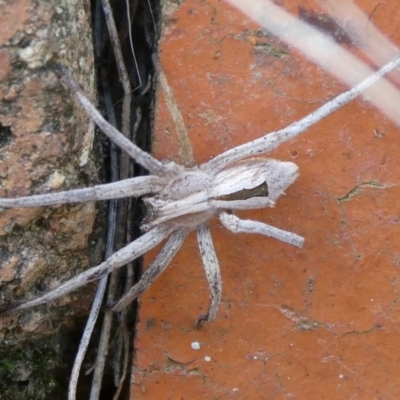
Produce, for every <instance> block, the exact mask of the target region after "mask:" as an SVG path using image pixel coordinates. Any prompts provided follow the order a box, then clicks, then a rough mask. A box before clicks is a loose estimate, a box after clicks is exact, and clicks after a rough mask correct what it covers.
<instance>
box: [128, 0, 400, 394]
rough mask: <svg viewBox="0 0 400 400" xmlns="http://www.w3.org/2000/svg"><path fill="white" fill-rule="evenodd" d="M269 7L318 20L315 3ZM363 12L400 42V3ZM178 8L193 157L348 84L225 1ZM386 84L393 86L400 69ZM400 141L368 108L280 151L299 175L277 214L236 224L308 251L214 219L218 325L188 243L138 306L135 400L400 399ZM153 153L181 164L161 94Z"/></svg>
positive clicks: (276, 122) (168, 23)
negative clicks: (259, 225)
mask: <svg viewBox="0 0 400 400" xmlns="http://www.w3.org/2000/svg"><path fill="white" fill-rule="evenodd" d="M274 3H277V4H278V3H279V4H281V5H282V6H284V8H285V9H287V10H289V11H290V12H291V13H292V14H294V15H298V13H299V6H302V7H304V8H306V10H308V14H309V15H314V14H315V13H316V14H317V15H320V16H321V14H320V10H319V8H318V5H317V4H316V3H317V2H316V1H295V0H287V1H284V2H282V1H279V2H274ZM320 3H321V4H322V3H324V4H325V3H327V1H324V2H320ZM331 3H333V2H331ZM343 3H353V2H343ZM354 3H356V4H357V5H358V6H359V7H360V8H361V9H362V11H363V12H364V13H365V14H366V16H367V18H368V21H369V24H375V26H376V27H377V28H378V29H379V30H380V31H381V32H382V33H383V34H384V35H385V36H386V37H387V38H389V39H390V40H391V41H392V42H393V43H397V44H400V32H399V29H398V24H399V20H400V13H399V7H398V3H397V2H385V3H382V2H379V1H374V0H365V1H363V0H357V1H355V2H354ZM249 4H250V2H249ZM334 4H336V6H337V7H336V8H341V6H342V5H341V4H340V5H338V2H336V3H334ZM167 8H168V11H169V12H168V14H167V15H166V17H165V18H166V19H165V21H164V23H165V30H164V34H163V37H162V43H161V52H162V53H161V60H162V64H163V68H164V71H165V73H166V75H167V77H168V79H169V84H170V86H171V88H172V90H173V93H174V96H175V99H176V102H177V104H178V107H179V108H180V111H181V113H182V114H183V119H184V121H185V124H186V126H187V128H188V134H189V138H190V141H191V143H192V147H193V153H194V156H195V159H196V161H197V162H198V163H200V162H204V161H207V160H208V159H209V158H210V157H212V156H215V155H217V154H219V153H220V152H222V151H224V150H226V149H229V148H231V147H233V146H235V145H238V144H240V143H244V142H247V141H249V140H252V139H254V138H257V137H260V136H262V135H263V134H264V133H266V132H269V131H272V130H275V129H277V128H281V127H285V126H287V125H288V124H290V123H291V122H293V121H295V120H298V119H299V118H300V117H302V116H304V115H306V114H308V113H309V112H311V111H312V110H314V109H316V108H317V107H319V106H320V105H322V104H323V103H325V102H326V101H327V100H328V99H330V98H332V96H334V95H337V94H339V93H340V92H342V91H343V90H345V87H344V86H343V85H342V84H340V83H338V81H337V80H336V79H335V78H333V77H332V76H330V75H329V74H327V73H326V72H324V71H323V70H321V69H320V68H319V67H318V66H316V65H314V64H313V63H312V62H310V61H308V60H306V59H305V58H303V56H302V55H301V54H299V53H298V52H297V51H296V50H295V49H291V48H289V47H288V46H286V45H285V44H284V43H281V42H279V41H278V40H277V39H276V38H273V37H271V36H269V35H268V34H265V33H263V32H262V31H260V29H259V27H258V26H256V25H255V24H254V23H252V22H251V21H249V20H247V19H246V17H244V16H243V15H242V14H240V13H238V12H237V11H236V10H235V9H233V8H232V7H230V6H229V5H227V3H226V2H220V1H217V0H210V1H207V2H204V1H199V0H193V1H192V0H188V1H185V2H180V1H174V2H168V7H167ZM333 8H334V7H333ZM302 13H303V15H304V13H305V11H304V10H303V11H302ZM325 14H327V13H326V12H325ZM328 17H329V15H325V16H323V15H322V17H321V18H322V19H324V18H325V19H327V20H329V18H328ZM345 22H346V24H350V25H351V22H352V19H351V17H350V15H347V16H346V20H345ZM347 26H349V25H347ZM370 28H371V26H370V25H368V24H367V25H366V26H365V27H364V28H363V30H362V32H363V33H367V36H368V34H369V33H370V32H371V31H370ZM341 37H343V36H341ZM368 45H369V43H365V46H366V48H368ZM345 46H347V48H348V49H349V50H350V51H351V52H354V53H355V54H357V49H356V48H355V47H354V46H352V45H349V44H345ZM391 79H392V80H393V81H395V82H397V83H398V82H399V79H400V77H399V72H396V73H395V74H392V75H391ZM397 87H398V85H397ZM399 143H400V140H399V128H398V127H397V126H395V124H394V123H392V122H391V121H390V120H388V119H387V118H385V117H384V116H383V115H382V114H381V113H380V112H379V111H377V109H376V108H375V107H374V106H372V105H371V104H370V103H368V102H367V101H365V100H363V99H357V100H355V101H353V102H352V103H351V104H349V105H348V106H346V107H345V108H343V109H341V110H339V111H338V112H336V113H335V114H334V115H331V116H329V118H327V119H325V120H324V121H322V122H321V123H319V124H317V125H316V126H314V127H313V128H312V129H310V130H309V131H308V132H306V133H304V134H302V135H301V136H300V137H299V138H297V139H295V140H292V141H290V142H288V143H285V144H284V145H282V146H281V147H279V148H278V149H276V150H275V151H273V152H271V153H270V154H269V156H271V157H274V158H277V159H281V160H289V161H294V162H296V163H297V164H298V165H299V168H300V177H299V179H298V180H297V181H296V182H295V184H294V185H293V186H291V187H290V188H289V189H288V191H287V195H286V196H285V197H283V198H281V199H279V201H278V203H277V205H276V207H275V208H274V209H268V210H258V211H251V212H250V211H249V212H241V213H238V215H240V216H242V217H244V218H248V219H255V220H260V221H265V222H267V223H270V224H272V225H274V226H277V227H280V228H283V229H287V230H291V231H293V232H296V233H298V234H300V235H302V236H304V237H305V239H306V242H305V246H304V248H303V249H301V250H298V249H295V248H292V247H290V246H288V245H285V244H283V243H280V242H277V241H275V240H272V239H267V238H264V237H261V236H256V235H244V234H241V235H234V234H231V233H229V232H227V231H226V230H224V229H223V228H222V227H221V226H220V224H219V223H218V222H217V221H213V222H212V223H211V231H212V235H213V238H214V241H215V246H216V252H217V255H218V258H219V261H220V265H221V272H222V279H223V297H222V305H221V309H220V311H219V315H218V318H217V320H216V321H215V322H212V323H210V324H206V325H205V326H204V328H203V330H202V331H197V330H196V326H195V325H196V322H197V318H198V316H199V314H202V313H204V312H205V311H206V310H207V307H208V304H209V293H208V288H207V282H206V279H205V274H204V271H203V269H202V266H201V261H200V257H199V254H198V248H197V243H196V240H195V237H194V235H192V236H191V237H189V239H188V240H187V241H186V242H185V244H184V246H183V248H182V249H181V251H180V252H179V254H178V255H177V257H176V258H175V259H174V260H173V261H172V264H171V266H170V268H169V269H168V270H167V271H166V272H165V273H164V274H163V275H162V276H161V277H160V278H159V279H158V280H157V281H156V282H155V283H154V284H153V286H152V287H151V288H150V290H149V291H148V292H146V293H145V294H144V295H143V296H142V298H141V302H140V315H139V323H138V327H137V328H138V332H137V335H136V342H135V348H136V359H135V361H134V373H133V377H132V378H133V383H132V391H131V398H132V399H135V400H140V399H146V400H153V399H154V400H155V399H160V398H163V399H190V400H198V399H227V400H228V399H269V400H278V399H287V398H293V399H332V400H337V399H355V398H357V399H358V398H360V399H378V398H379V399H385V400H391V399H395V398H399V396H400V381H399V379H398V370H399V363H400V361H399V357H398V353H399V343H400V335H399V328H400V312H399V309H400V306H399V304H400V303H399V299H400V286H399V282H400V269H399V260H400V257H399V254H400V253H399V239H398V238H399V235H400V224H399V217H398V214H399V212H398V210H399V205H398V204H399V196H400V190H399V180H400V158H399V153H400V146H399ZM153 150H154V154H155V156H157V157H158V158H170V159H171V158H172V159H175V160H178V161H182V160H180V156H179V154H180V149H179V140H178V137H177V133H176V129H175V126H174V124H173V121H172V118H171V115H170V113H169V111H168V108H167V107H166V104H165V97H164V95H163V93H162V92H160V93H159V102H158V111H157V122H156V135H155V144H154V149H153ZM154 254H155V252H154V253H153V256H154ZM151 258H152V255H149V256H148V257H147V263H149V262H150V260H151ZM197 343H198V344H199V347H200V349H198V350H197V349H196V346H194V344H197ZM197 347H198V346H197Z"/></svg>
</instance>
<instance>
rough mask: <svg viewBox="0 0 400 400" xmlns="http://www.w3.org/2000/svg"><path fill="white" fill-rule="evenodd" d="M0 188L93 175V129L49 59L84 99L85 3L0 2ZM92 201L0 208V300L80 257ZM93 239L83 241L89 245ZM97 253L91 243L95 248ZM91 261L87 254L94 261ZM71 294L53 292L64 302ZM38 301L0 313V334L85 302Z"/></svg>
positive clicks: (63, 270)
mask: <svg viewBox="0 0 400 400" xmlns="http://www.w3.org/2000/svg"><path fill="white" fill-rule="evenodd" d="M0 27H1V28H0V196H1V197H18V196H27V195H32V194H39V193H48V192H52V191H60V190H68V189H70V188H75V187H83V186H85V185H88V184H91V183H93V181H97V179H98V178H97V167H96V165H95V164H94V162H93V161H92V160H91V159H90V157H89V153H90V151H91V149H92V141H93V133H94V127H93V124H92V123H90V122H89V121H88V119H87V117H86V115H85V114H84V113H83V111H82V110H81V109H80V107H79V106H78V105H77V103H76V102H75V101H74V98H73V95H71V93H69V91H68V90H67V89H66V88H64V87H63V86H62V85H61V84H60V82H59V80H58V78H57V76H56V74H55V65H56V64H62V65H64V66H66V67H67V68H68V69H69V70H70V71H71V73H72V74H73V76H74V77H75V78H76V79H77V80H78V81H79V82H80V83H81V84H82V86H83V87H84V89H85V91H86V92H87V93H88V94H89V95H90V96H91V97H92V98H94V69H93V54H92V37H91V31H90V3H89V1H84V2H82V1H66V2H61V3H60V2H59V1H32V0H6V1H4V2H2V3H1V5H0ZM95 217H96V208H95V204H91V203H87V204H86V203H83V204H78V205H73V206H68V205H66V206H57V207H46V208H32V209H7V210H0V285H1V286H0V291H1V301H2V302H4V303H10V302H12V301H13V300H15V299H19V300H20V299H25V298H30V297H32V296H36V295H38V294H40V293H42V292H43V291H47V290H49V289H51V288H54V287H56V286H57V285H58V284H59V283H61V282H62V281H64V280H66V279H68V278H70V277H72V276H73V275H75V274H76V273H77V271H80V270H82V269H84V268H86V267H87V266H88V265H89V264H90V263H91V262H90V252H89V251H88V240H89V238H90V235H91V234H92V230H93V224H94V220H95ZM98 245H99V249H98V250H101V240H100V241H98V240H97V239H96V240H94V239H92V243H90V247H91V250H92V252H93V249H94V250H96V246H98ZM94 253H95V254H97V255H98V254H99V251H97V252H96V251H95V252H94ZM94 262H96V261H94ZM71 298H73V299H74V298H76V299H77V294H73V295H72V296H67V298H63V299H62V300H61V301H60V302H58V303H57V305H67V304H68V303H69V302H70V301H71ZM89 300H90V299H89V297H87V296H84V297H82V294H81V295H80V297H79V301H76V302H74V304H73V305H70V304H69V305H68V306H66V307H61V310H62V312H61V313H60V312H59V311H58V310H57V308H56V306H53V307H49V308H48V309H47V308H46V307H41V308H40V307H39V308H36V309H34V310H32V311H27V312H25V313H22V314H20V315H15V316H14V315H13V316H11V317H7V318H1V319H0V339H3V338H4V339H13V340H14V339H18V340H20V339H24V338H26V337H29V338H32V337H35V336H40V335H43V334H48V333H50V332H51V331H53V330H56V329H58V327H59V325H60V323H61V322H63V321H64V322H65V321H67V320H68V319H67V315H68V314H70V313H72V312H74V313H78V314H79V313H80V312H81V311H80V310H82V309H87V307H88V302H89Z"/></svg>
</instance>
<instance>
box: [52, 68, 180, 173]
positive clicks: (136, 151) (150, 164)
mask: <svg viewBox="0 0 400 400" xmlns="http://www.w3.org/2000/svg"><path fill="white" fill-rule="evenodd" d="M60 69H61V72H62V81H63V82H64V83H65V84H66V85H67V86H68V87H69V88H70V90H71V91H72V92H73V93H75V95H76V97H77V99H78V101H79V103H81V105H82V107H83V108H84V109H85V111H86V113H87V114H88V116H89V117H90V118H91V119H92V120H93V121H94V123H95V124H96V125H97V126H98V127H99V128H100V129H101V131H102V132H103V133H104V134H105V135H106V136H108V138H109V139H110V140H112V141H113V142H114V143H115V144H116V145H117V146H119V147H120V148H121V149H123V150H124V151H125V152H126V153H127V154H128V155H129V156H130V157H132V158H133V159H135V160H136V162H137V163H139V164H140V165H142V166H143V167H144V168H146V169H147V170H148V171H149V172H150V174H152V175H157V176H165V175H168V174H169V173H170V172H171V169H172V172H174V170H176V169H177V168H178V165H177V164H175V163H169V164H163V163H162V162H161V161H158V160H157V159H156V158H154V157H152V156H151V155H150V154H149V153H146V152H145V151H143V150H142V149H140V148H139V147H138V146H136V145H135V144H133V143H132V142H131V141H130V140H129V139H128V138H126V137H125V136H124V135H123V134H122V133H121V132H119V131H118V130H117V129H115V128H114V127H113V126H112V125H111V124H110V123H109V122H107V121H106V120H105V119H104V117H103V116H102V115H101V114H100V112H99V111H97V109H96V107H95V106H94V105H93V104H92V103H91V102H90V100H89V99H88V98H87V97H86V95H85V94H84V93H83V91H82V89H81V88H80V87H79V85H78V84H77V83H76V82H75V81H74V79H73V78H72V77H71V75H70V73H69V72H68V71H67V69H66V68H64V67H61V68H60ZM178 169H179V170H180V168H178Z"/></svg>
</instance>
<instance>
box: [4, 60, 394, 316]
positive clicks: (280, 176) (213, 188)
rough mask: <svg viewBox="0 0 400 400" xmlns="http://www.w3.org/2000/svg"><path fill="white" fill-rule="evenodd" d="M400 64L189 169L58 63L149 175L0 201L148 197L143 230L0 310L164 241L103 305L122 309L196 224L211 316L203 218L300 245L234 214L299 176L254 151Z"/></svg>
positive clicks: (218, 289)
mask: <svg viewBox="0 0 400 400" xmlns="http://www.w3.org/2000/svg"><path fill="white" fill-rule="evenodd" d="M399 64H400V58H396V59H394V60H392V61H391V62H389V63H388V64H386V65H385V66H384V67H382V68H381V69H380V70H379V71H377V72H376V73H374V74H373V75H371V76H370V77H368V78H366V79H365V80H364V81H362V82H361V83H359V84H358V85H356V86H355V87H353V88H352V89H351V90H349V91H347V92H344V93H342V94H340V95H339V96H337V97H335V98H334V99H332V100H331V101H329V102H328V103H326V104H325V105H323V106H322V107H320V108H319V109H317V110H316V111H314V112H312V113H311V114H309V115H308V116H306V117H304V118H303V119H301V120H299V121H297V122H294V123H293V124H291V125H289V126H288V127H286V128H284V129H281V130H279V131H275V132H272V133H269V134H267V135H265V136H263V137H261V138H259V139H256V140H254V141H251V142H248V143H245V144H243V145H240V146H238V147H236V148H233V149H230V150H228V151H226V152H224V153H222V154H220V155H218V156H216V157H215V158H213V159H211V160H210V161H208V162H206V163H204V164H202V165H199V166H195V167H193V168H184V167H182V166H180V165H178V164H176V163H175V162H172V161H166V162H161V161H158V160H157V159H155V158H153V157H152V156H151V155H150V154H148V153H146V152H144V151H142V150H141V149H140V148H138V147H137V146H136V145H134V144H133V143H132V142H130V141H129V140H128V139H127V138H126V137H125V136H123V135H122V134H121V133H120V132H119V131H118V130H117V129H115V128H114V127H113V126H112V125H110V124H109V123H108V122H107V121H106V120H105V119H104V118H103V117H102V115H101V114H100V113H99V111H97V109H96V107H95V106H94V105H93V104H92V103H91V102H90V101H89V99H88V98H87V97H86V95H85V94H84V93H83V91H82V90H81V89H80V87H79V85H78V84H77V83H76V82H75V81H74V80H73V79H72V77H71V76H70V74H69V73H68V71H66V70H65V69H64V68H61V73H60V78H61V81H62V82H64V83H65V84H66V85H67V86H68V87H69V88H70V90H71V91H72V92H73V93H75V95H76V97H77V99H78V101H79V102H80V104H81V106H82V107H83V108H84V109H85V111H86V112H87V114H88V116H89V117H90V118H91V119H92V120H93V121H94V122H95V123H96V125H97V126H98V127H99V128H100V130H101V131H102V132H103V133H104V134H105V135H107V136H108V137H109V138H110V139H111V140H112V141H113V142H114V143H115V144H116V145H118V146H119V147H120V148H121V149H122V150H124V151H125V152H126V153H127V154H128V155H129V156H130V157H132V158H133V159H134V160H136V162H137V163H139V164H140V165H142V166H143V167H144V168H146V169H147V170H148V172H149V174H150V175H148V176H142V177H135V178H130V179H126V180H122V181H119V182H115V183H109V184H103V185H99V186H95V187H92V188H85V189H75V190H70V191H67V192H60V193H50V194H42V195H36V196H30V197H21V198H16V199H4V198H3V199H0V207H3V208H7V207H40V206H47V205H55V204H62V203H74V202H83V201H96V200H108V199H118V198H123V197H128V196H145V197H144V199H143V200H144V203H145V205H146V206H147V210H148V212H147V216H146V218H145V220H144V222H143V224H142V230H143V232H144V234H143V235H142V236H140V237H139V238H138V239H136V240H135V241H133V242H132V243H130V244H128V245H127V246H126V247H124V248H122V249H121V250H119V251H117V252H116V253H115V254H113V255H112V256H111V257H110V258H108V259H107V260H106V261H104V262H103V263H101V264H100V265H98V266H96V267H93V268H90V269H89V270H87V271H84V272H82V273H80V274H79V275H78V276H76V277H74V278H72V279H70V280H69V281H67V282H65V283H63V284H61V285H60V286H59V287H57V288H56V289H54V290H51V291H50V292H48V293H46V294H44V295H42V296H40V297H38V298H35V299H33V300H28V301H26V302H20V303H18V304H13V305H11V306H10V307H8V308H5V309H3V310H2V311H3V312H4V313H5V314H9V313H12V312H16V311H21V310H25V309H29V308H31V307H34V306H37V305H40V304H44V303H47V302H50V301H53V300H55V299H57V298H59V297H61V296H63V295H66V294H67V293H70V292H71V291H73V290H75V289H78V288H79V287H81V286H83V285H86V284H87V283H89V282H92V281H95V280H98V279H99V278H101V277H102V276H104V275H106V274H108V273H110V272H112V271H113V270H115V269H117V268H120V267H122V266H123V265H125V264H127V263H128V262H130V261H132V260H134V259H136V258H138V257H140V256H142V255H143V254H145V253H146V252H148V251H149V250H151V249H152V248H153V247H155V246H156V245H158V244H159V243H161V242H162V241H163V240H165V239H167V241H166V243H165V244H164V246H163V248H162V249H161V251H160V252H159V253H158V255H157V256H156V257H155V259H154V261H153V262H152V263H151V264H150V265H149V266H148V268H147V269H146V270H145V272H144V273H143V275H142V277H141V279H140V281H139V282H138V283H136V284H135V285H134V286H133V287H132V288H131V290H130V291H129V292H128V293H127V294H126V295H125V296H124V297H122V298H121V299H120V300H119V301H118V302H117V303H116V304H112V305H110V304H109V305H108V306H109V307H110V308H111V309H112V310H113V311H120V310H121V309H123V308H124V307H125V306H126V305H127V304H129V303H130V302H131V301H133V300H134V299H136V298H137V297H139V296H140V295H141V294H142V293H143V292H144V291H145V290H146V289H148V288H149V286H150V285H151V284H152V282H153V281H154V280H155V279H156V278H157V277H158V276H159V275H160V274H161V273H162V272H163V271H164V270H165V269H166V268H167V267H168V265H169V263H170V262H171V260H172V258H173V257H174V255H175V254H176V253H177V252H178V250H179V249H180V247H181V246H182V244H183V242H184V240H185V238H186V236H187V235H188V233H189V232H190V231H193V230H195V231H196V234H197V240H198V245H199V249H200V255H201V258H202V262H203V266H204V269H205V273H206V277H207V280H208V283H209V288H210V305H209V309H208V312H207V314H205V315H201V316H200V317H199V324H201V323H203V322H208V321H212V320H214V319H215V318H216V316H217V313H218V309H219V305H220V302H221V294H222V280H221V274H220V268H219V264H218V258H217V255H216V253H215V250H214V245H213V241H212V238H211V233H210V229H209V227H208V224H207V222H208V220H209V219H210V218H211V217H214V216H217V217H218V218H219V220H220V222H221V223H222V225H223V226H224V227H225V228H227V229H228V230H230V231H232V232H234V233H242V232H244V233H258V234H261V235H265V236H269V237H272V238H275V239H278V240H281V241H283V242H285V243H288V244H291V245H293V246H296V247H299V248H300V247H302V245H303V243H304V239H303V238H302V237H300V236H298V235H296V234H294V233H291V232H287V231H284V230H282V229H278V228H275V227H273V226H270V225H267V224H265V223H262V222H258V221H251V220H243V219H240V218H238V217H237V216H235V215H234V214H233V210H245V209H257V208H265V207H273V206H274V205H275V202H276V201H277V200H278V198H279V197H280V196H281V195H282V194H283V193H284V192H285V190H286V189H287V188H288V187H289V186H290V185H291V184H292V183H293V182H294V181H295V180H296V179H297V176H298V167H297V166H296V165H295V164H294V163H292V162H285V161H277V160H274V159H268V158H263V157H257V158H254V156H259V155H261V154H263V153H266V152H268V151H271V150H272V149H274V148H276V147H277V146H279V145H280V144H282V143H284V142H285V141H287V140H290V139H292V138H294V137H295V136H297V135H298V134H300V133H301V132H303V131H305V130H306V129H308V127H310V126H311V125H313V124H315V123H316V122H318V121H320V120H321V119H323V118H324V117H325V116H327V115H329V114H330V113H332V112H333V111H335V110H337V109H339V108H340V107H342V106H344V105H345V104H347V103H348V102H350V101H351V100H353V99H354V98H355V97H356V96H358V95H359V94H360V93H361V92H362V91H364V90H366V89H367V88H368V87H370V86H371V85H372V84H374V83H375V82H377V81H378V80H379V79H380V78H381V77H382V76H383V75H384V74H386V73H388V72H389V71H391V70H392V69H394V68H396V67H397V66H398V65H399Z"/></svg>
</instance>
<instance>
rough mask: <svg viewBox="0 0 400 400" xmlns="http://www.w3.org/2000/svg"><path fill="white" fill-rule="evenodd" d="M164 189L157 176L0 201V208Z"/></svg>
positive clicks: (98, 198)
mask: <svg viewBox="0 0 400 400" xmlns="http://www.w3.org/2000/svg"><path fill="white" fill-rule="evenodd" d="M163 187H164V184H163V182H162V180H161V178H159V177H157V176H140V177H136V178H130V179H125V180H122V181H118V182H113V183H108V184H105V185H98V186H94V187H90V188H84V189H74V190H69V191H65V192H59V193H48V194H39V195H37V196H27V197H19V198H14V199H0V207H4V208H9V207H42V206H49V205H54V204H64V203H79V202H83V201H96V200H109V199H120V198H122V197H130V196H135V197H137V196H142V195H144V194H148V193H156V192H158V191H160V190H161V189H162V188H163Z"/></svg>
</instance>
